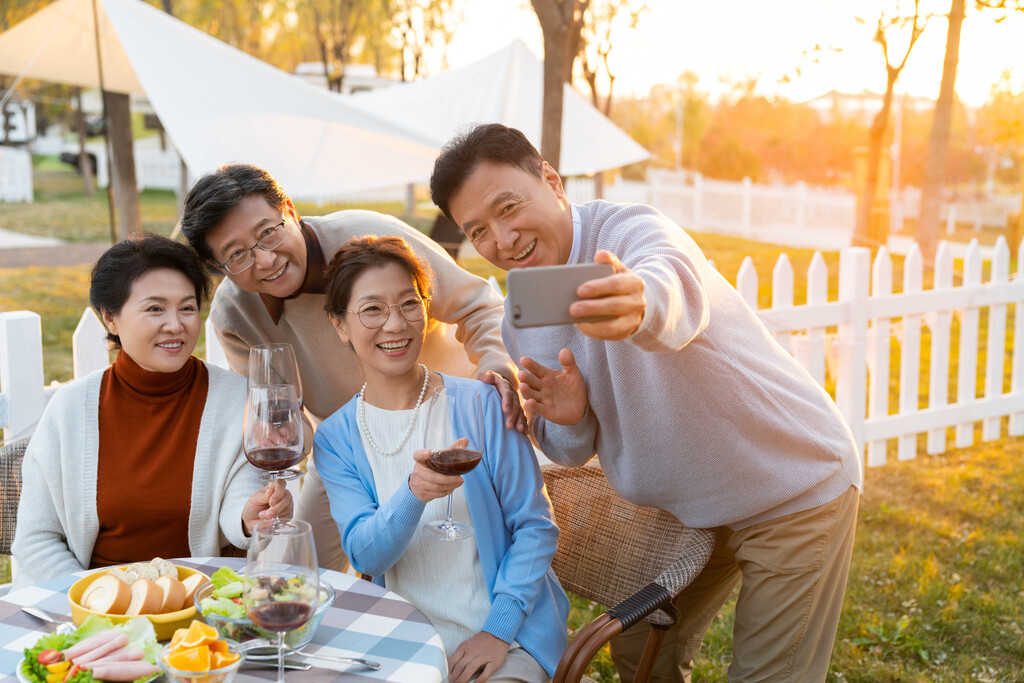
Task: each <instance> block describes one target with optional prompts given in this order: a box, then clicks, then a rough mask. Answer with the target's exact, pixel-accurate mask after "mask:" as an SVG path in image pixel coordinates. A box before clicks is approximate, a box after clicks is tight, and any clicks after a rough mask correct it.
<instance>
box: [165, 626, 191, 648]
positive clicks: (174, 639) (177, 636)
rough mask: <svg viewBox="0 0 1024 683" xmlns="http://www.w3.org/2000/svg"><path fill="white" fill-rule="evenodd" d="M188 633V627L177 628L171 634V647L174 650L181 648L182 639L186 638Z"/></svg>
mask: <svg viewBox="0 0 1024 683" xmlns="http://www.w3.org/2000/svg"><path fill="white" fill-rule="evenodd" d="M187 633H188V629H187V628H179V629H175V631H174V635H173V636H171V647H170V648H169V649H170V650H171V651H172V652H173V651H175V650H180V649H181V641H183V640H185V635H186V634H187Z"/></svg>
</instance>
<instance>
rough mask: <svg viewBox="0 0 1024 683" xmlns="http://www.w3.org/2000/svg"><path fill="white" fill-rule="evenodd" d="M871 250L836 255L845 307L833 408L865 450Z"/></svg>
mask: <svg viewBox="0 0 1024 683" xmlns="http://www.w3.org/2000/svg"><path fill="white" fill-rule="evenodd" d="M870 272H871V251H870V250H869V249H867V248H866V247H847V248H845V249H843V250H842V251H841V252H839V301H840V302H841V303H843V304H845V305H846V308H847V315H846V318H845V320H846V321H845V322H843V323H841V324H840V325H839V339H838V343H839V357H838V359H837V362H836V366H837V367H836V405H837V406H838V408H839V412H841V413H842V414H843V417H845V418H846V423H847V425H849V427H850V431H851V432H852V433H853V438H854V440H855V441H856V443H857V448H858V450H860V452H862V453H863V448H864V407H865V404H866V401H867V396H866V384H867V377H866V375H867V363H866V348H865V343H866V337H867V331H868V314H867V307H866V305H867V300H868V290H869V288H870V284H871V276H870Z"/></svg>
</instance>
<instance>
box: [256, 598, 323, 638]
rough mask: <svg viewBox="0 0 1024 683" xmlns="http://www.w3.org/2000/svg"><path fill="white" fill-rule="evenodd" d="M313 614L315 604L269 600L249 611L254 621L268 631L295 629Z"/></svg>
mask: <svg viewBox="0 0 1024 683" xmlns="http://www.w3.org/2000/svg"><path fill="white" fill-rule="evenodd" d="M311 616H313V606H312V605H310V604H308V603H305V602H297V601H288V602H268V603H264V604H262V605H259V606H258V607H256V608H255V609H253V610H252V611H250V612H249V618H250V619H252V620H253V622H254V623H255V624H256V625H257V626H260V627H261V628H265V629H267V630H268V631H294V630H295V629H297V628H299V627H300V626H302V625H303V624H305V623H306V622H307V621H309V618H310V617H311Z"/></svg>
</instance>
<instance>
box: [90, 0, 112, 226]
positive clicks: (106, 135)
mask: <svg viewBox="0 0 1024 683" xmlns="http://www.w3.org/2000/svg"><path fill="white" fill-rule="evenodd" d="M92 26H93V29H94V32H95V35H96V69H97V71H98V72H99V76H100V104H101V106H102V108H103V110H102V111H103V149H104V153H105V154H106V155H107V209H108V213H109V215H110V244H112V245H114V244H117V217H116V216H115V215H114V172H113V168H114V154H113V150H112V149H111V148H110V131H109V130H107V128H109V126H110V120H109V119H108V118H107V89H106V88H105V87H103V54H102V52H101V51H100V18H99V11H98V10H97V9H96V0H92ZM97 166H98V164H97ZM97 170H98V169H97Z"/></svg>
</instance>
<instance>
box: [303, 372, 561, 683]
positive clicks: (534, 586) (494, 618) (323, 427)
mask: <svg viewBox="0 0 1024 683" xmlns="http://www.w3.org/2000/svg"><path fill="white" fill-rule="evenodd" d="M441 376H442V378H443V379H444V383H445V384H446V385H448V386H474V385H476V386H478V387H479V388H480V393H481V396H482V398H483V404H484V439H485V442H484V454H483V459H482V461H481V463H480V465H478V466H477V467H476V468H475V469H473V470H472V471H471V472H468V473H467V474H464V475H463V480H464V484H463V486H464V488H465V491H466V502H467V503H468V505H469V511H470V517H471V519H472V524H473V528H474V530H475V531H476V533H475V535H474V536H473V538H474V539H475V540H476V545H477V550H478V551H479V553H480V563H481V565H482V566H483V574H484V580H485V581H486V582H487V588H488V589H489V590H490V593H491V609H490V612H489V614H488V616H487V620H486V622H484V624H483V626H482V627H481V629H480V630H483V631H487V632H488V633H490V634H492V635H494V636H496V637H498V638H501V639H502V640H504V641H505V642H509V643H510V642H512V641H513V640H515V641H517V642H518V643H519V644H520V645H522V646H523V648H524V649H525V650H526V651H527V652H529V653H530V654H531V655H532V656H533V658H534V659H536V660H537V661H538V662H539V663H540V664H541V666H543V667H544V669H545V670H546V671H547V672H548V675H554V671H555V667H556V666H557V665H558V660H559V659H560V658H561V656H562V653H563V652H564V651H565V648H566V645H567V635H566V618H567V616H568V613H569V601H568V599H567V598H566V596H565V591H563V590H562V586H561V585H560V584H559V583H558V579H557V578H555V573H554V571H552V569H551V558H553V557H554V555H555V549H556V547H557V544H558V528H557V527H556V526H555V523H554V519H553V513H552V509H551V501H550V500H548V497H547V492H546V491H545V489H544V482H543V479H542V478H541V474H540V468H539V467H538V466H537V460H536V458H535V456H534V453H533V448H532V446H531V445H530V442H529V440H528V439H527V438H526V436H524V435H523V434H520V433H519V432H517V431H513V430H509V429H506V428H505V427H504V419H503V416H502V412H501V399H500V398H499V396H498V393H497V392H496V391H494V389H493V388H492V387H490V386H488V385H486V384H484V383H482V382H478V381H477V380H471V379H462V378H457V377H450V376H448V375H441ZM313 457H314V459H315V461H316V468H317V471H318V472H319V473H320V477H321V479H323V482H324V486H325V487H326V488H327V495H328V498H329V499H330V501H331V515H332V516H333V517H334V520H335V522H337V524H338V530H339V531H340V533H341V540H342V545H343V546H344V549H345V553H346V554H348V557H349V560H350V561H351V562H352V566H353V567H355V568H356V569H357V570H359V571H361V572H363V573H365V574H370V575H372V576H373V577H374V582H375V583H378V584H380V585H382V586H383V585H384V573H385V572H386V571H387V570H388V569H389V568H390V567H391V566H392V565H393V564H394V563H395V562H396V561H397V560H398V558H400V557H401V556H402V553H404V552H405V548H406V546H407V545H408V543H409V541H410V540H411V539H412V537H413V534H415V533H417V531H418V529H419V525H420V516H421V515H422V514H423V509H424V506H425V504H424V503H423V502H421V501H420V500H419V499H418V498H416V496H414V495H413V493H412V491H411V490H410V489H409V487H408V485H406V486H405V487H403V488H400V489H399V490H398V491H397V492H396V493H395V495H393V496H392V497H391V498H390V499H389V500H386V501H384V502H383V503H381V502H380V501H379V500H378V498H377V488H376V486H375V484H374V480H373V472H372V471H371V469H370V463H369V461H368V460H367V458H366V453H365V452H364V451H363V446H362V441H361V440H360V438H359V428H358V426H357V423H356V399H355V398H353V399H352V400H351V401H349V402H348V403H346V404H345V405H344V406H342V407H341V408H340V409H338V411H337V412H335V413H334V414H333V415H331V416H330V417H329V418H327V419H326V420H324V421H323V422H322V423H321V424H320V426H319V427H318V428H317V430H316V438H315V440H314V447H313Z"/></svg>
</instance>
